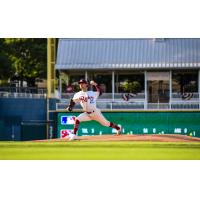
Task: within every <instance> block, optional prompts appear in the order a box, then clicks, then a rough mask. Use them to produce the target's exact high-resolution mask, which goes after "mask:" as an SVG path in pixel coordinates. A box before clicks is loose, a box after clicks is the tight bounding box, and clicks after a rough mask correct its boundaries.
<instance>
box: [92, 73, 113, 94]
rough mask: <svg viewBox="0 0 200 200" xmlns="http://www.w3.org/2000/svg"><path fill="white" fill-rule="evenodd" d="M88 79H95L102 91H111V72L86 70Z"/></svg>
mask: <svg viewBox="0 0 200 200" xmlns="http://www.w3.org/2000/svg"><path fill="white" fill-rule="evenodd" d="M88 79H89V80H94V81H96V82H97V83H98V84H99V85H100V87H101V89H102V91H103V93H111V92H112V72H98V71H97V72H92V71H89V72H88Z"/></svg>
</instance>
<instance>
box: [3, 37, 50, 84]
mask: <svg viewBox="0 0 200 200" xmlns="http://www.w3.org/2000/svg"><path fill="white" fill-rule="evenodd" d="M1 45H2V46H3V49H4V56H5V55H6V56H7V57H6V58H8V60H9V62H7V63H5V62H6V61H5V59H4V62H3V61H1V60H0V64H2V65H3V69H4V71H3V74H2V76H6V71H5V68H6V65H7V66H10V67H9V69H11V73H9V76H15V75H17V76H18V77H19V80H20V81H21V83H22V81H27V83H28V86H34V85H35V79H36V78H41V79H43V78H46V71H47V39H43V38H6V39H2V40H1ZM3 63H4V64H3Z"/></svg>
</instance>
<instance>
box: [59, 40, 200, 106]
mask: <svg viewBox="0 0 200 200" xmlns="http://www.w3.org/2000/svg"><path fill="white" fill-rule="evenodd" d="M56 70H58V71H59V74H60V76H59V87H58V88H59V89H58V90H59V92H60V94H61V99H69V98H70V97H71V96H72V95H73V92H74V91H76V88H77V82H78V80H79V79H80V78H85V79H87V80H92V79H94V80H95V81H97V82H98V83H99V84H100V85H101V88H102V89H103V90H104V94H103V95H102V96H101V97H100V99H99V102H98V107H100V108H102V109H145V110H146V109H147V110H148V109H167V110H168V109H169V110H170V109H199V108H200V106H199V103H200V101H199V98H200V97H199V93H200V39H175V38H170V39H167V38H166V39H164V38H156V39H59V42H58V50H57V59H56ZM124 99H125V100H124ZM59 106H60V108H62V105H61V104H58V106H57V108H59Z"/></svg>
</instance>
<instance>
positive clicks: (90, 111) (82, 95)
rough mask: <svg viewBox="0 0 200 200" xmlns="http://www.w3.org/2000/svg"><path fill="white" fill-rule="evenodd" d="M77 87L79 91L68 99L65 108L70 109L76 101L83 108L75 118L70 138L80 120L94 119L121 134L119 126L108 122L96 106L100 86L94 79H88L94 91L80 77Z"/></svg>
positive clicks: (74, 133) (73, 137)
mask: <svg viewBox="0 0 200 200" xmlns="http://www.w3.org/2000/svg"><path fill="white" fill-rule="evenodd" d="M78 83H79V87H80V89H81V91H79V92H77V93H75V94H74V97H73V98H72V99H71V100H70V103H69V106H68V107H67V110H68V111H69V112H71V111H72V109H73V107H74V105H75V104H76V103H80V104H81V106H82V108H83V111H84V112H83V113H82V114H80V115H79V116H78V117H76V119H75V124H74V132H73V134H71V135H70V136H69V139H70V140H74V139H75V138H76V133H77V130H78V127H79V124H80V122H85V121H91V120H96V121H98V122H99V123H100V124H102V125H103V126H107V127H112V128H115V129H116V130H117V135H120V134H121V127H119V126H117V125H116V124H114V123H112V122H109V121H108V120H107V119H106V118H105V117H104V116H103V115H102V113H101V111H100V110H99V109H98V108H97V107H96V100H97V98H98V97H99V96H100V95H101V94H102V91H101V89H100V87H99V86H98V85H97V83H95V82H94V81H90V84H91V85H93V86H95V88H96V92H94V91H88V82H87V81H86V80H84V79H81V80H80V81H79V82H78Z"/></svg>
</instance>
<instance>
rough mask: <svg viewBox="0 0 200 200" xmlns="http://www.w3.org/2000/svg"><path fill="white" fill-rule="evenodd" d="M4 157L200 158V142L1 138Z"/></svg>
mask: <svg viewBox="0 0 200 200" xmlns="http://www.w3.org/2000/svg"><path fill="white" fill-rule="evenodd" d="M0 159H1V160H199V159H200V143H194V142H191V143H180V142H179V143H174V142H173V143H172V142H166V143H164V142H116V141H115V142H84V141H72V142H63V141H62V142H52V141H51V142H50V141H45V142H0Z"/></svg>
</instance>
